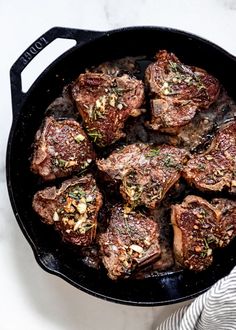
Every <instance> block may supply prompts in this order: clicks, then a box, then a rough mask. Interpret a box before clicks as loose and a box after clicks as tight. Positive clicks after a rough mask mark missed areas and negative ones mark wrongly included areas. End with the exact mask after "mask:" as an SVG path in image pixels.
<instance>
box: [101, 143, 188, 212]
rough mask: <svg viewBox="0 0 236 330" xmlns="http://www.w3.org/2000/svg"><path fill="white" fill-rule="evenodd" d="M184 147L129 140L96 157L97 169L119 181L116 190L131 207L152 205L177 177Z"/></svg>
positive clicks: (186, 157)
mask: <svg viewBox="0 0 236 330" xmlns="http://www.w3.org/2000/svg"><path fill="white" fill-rule="evenodd" d="M187 159H188V153H187V152H186V150H184V149H179V148H175V147H172V146H168V145H161V146H157V147H152V146H150V145H146V144H142V143H140V144H132V145H128V146H126V147H124V148H123V149H121V150H119V151H115V152H113V153H112V154H111V155H110V156H109V157H108V158H107V159H105V160H104V159H101V160H97V165H98V168H99V170H101V171H103V172H105V173H106V174H107V175H108V176H110V178H111V180H115V181H118V182H120V183H121V185H120V192H121V194H122V196H123V198H124V200H125V201H126V202H127V203H129V204H130V205H131V206H132V207H134V206H137V205H145V206H147V207H148V208H155V207H156V205H158V203H160V202H161V200H162V199H163V198H164V196H165V194H166V193H167V191H168V190H169V189H170V188H171V187H172V186H173V185H174V184H175V183H176V182H177V180H178V179H179V177H180V173H181V169H182V165H183V164H184V163H185V162H186V161H187Z"/></svg>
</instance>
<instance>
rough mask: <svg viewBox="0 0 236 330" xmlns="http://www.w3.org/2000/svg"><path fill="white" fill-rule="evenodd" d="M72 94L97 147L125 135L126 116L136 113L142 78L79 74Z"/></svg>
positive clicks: (142, 96) (139, 105) (138, 108)
mask: <svg viewBox="0 0 236 330" xmlns="http://www.w3.org/2000/svg"><path fill="white" fill-rule="evenodd" d="M72 95H73V97H74V100H75V102H76V105H77V108H78V111H79V113H80V115H81V117H82V119H83V122H84V126H85V128H86V131H87V133H88V135H89V136H90V137H91V139H92V140H93V141H94V142H95V143H96V144H97V145H98V146H100V147H105V146H107V145H110V144H112V143H114V142H116V141H117V140H119V139H120V138H122V137H124V136H125V133H124V132H123V131H122V130H123V128H124V124H125V121H126V120H127V119H128V117H130V116H133V117H136V116H139V115H140V114H141V113H142V110H141V109H140V107H141V106H142V104H143V101H144V85H143V82H142V81H140V80H137V79H136V78H134V77H130V76H129V75H127V74H124V75H122V76H119V77H114V76H112V75H108V74H103V73H91V72H88V73H85V74H81V75H80V76H79V77H78V79H77V80H76V81H75V83H74V85H73V88H72Z"/></svg>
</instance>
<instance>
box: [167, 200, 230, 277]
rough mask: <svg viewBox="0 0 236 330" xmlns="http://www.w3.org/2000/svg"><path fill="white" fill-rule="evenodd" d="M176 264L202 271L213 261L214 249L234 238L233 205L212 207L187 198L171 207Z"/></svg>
mask: <svg viewBox="0 0 236 330" xmlns="http://www.w3.org/2000/svg"><path fill="white" fill-rule="evenodd" d="M171 222H172V224H173V228H174V253H175V258H176V261H177V262H179V263H180V264H181V265H183V266H184V267H186V268H189V269H192V270H194V271H202V270H204V269H205V268H207V267H208V266H210V264H211V263H212V261H213V255H212V252H213V249H214V248H216V247H223V246H226V245H227V244H228V243H229V242H230V241H231V240H232V238H233V237H234V236H235V235H236V202H234V201H230V200H227V199H215V200H213V201H212V204H210V203H208V202H207V201H206V200H205V199H203V198H201V197H197V196H191V195H189V196H187V197H186V198H185V199H184V201H183V202H182V204H179V205H178V204H177V205H173V206H172V214H171Z"/></svg>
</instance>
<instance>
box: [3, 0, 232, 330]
mask: <svg viewBox="0 0 236 330" xmlns="http://www.w3.org/2000/svg"><path fill="white" fill-rule="evenodd" d="M134 25H159V26H168V27H175V28H179V29H182V30H186V31H189V32H193V33H195V34H198V35H201V36H202V37H205V38H207V39H209V40H211V41H213V42H215V43H217V44H218V45H220V46H222V47H223V48H225V49H226V50H228V51H229V52H231V53H232V54H234V55H236V38H235V33H236V0H168V1H166V0H135V1H132V0H119V1H115V0H114V1H113V0H111V1H109V0H100V1H96V0H86V1H82V0H66V1H64V0H57V1H55V0H51V1H48V0H41V1H37V2H36V1H30V0H21V1H16V0H10V1H0V27H1V60H0V77H1V78H0V79H1V114H2V116H3V117H2V120H1V121H0V193H1V198H0V260H1V271H0V292H1V299H0V329H1V330H8V329H11V330H12V329H13V330H15V329H24V330H41V329H47V330H64V329H66V330H67V329H68V330H75V329H79V330H94V329H103V330H108V329H113V330H149V329H150V330H151V329H154V328H155V326H156V325H157V324H159V323H160V322H161V321H162V320H163V319H165V318H166V317H167V316H168V315H169V314H170V313H171V312H172V311H174V310H175V309H176V308H178V307H179V306H180V305H182V304H178V305H172V306H163V307H153V308H150V307H149V308H140V307H139V308H138V307H129V306H123V305H117V304H113V303H109V302H105V301H102V300H100V299H97V298H94V297H91V296H89V295H87V294H85V293H83V292H80V291H79V290H77V289H75V288H74V287H72V286H70V285H69V284H67V283H66V282H65V281H63V280H61V279H59V278H57V277H55V276H52V275H49V274H47V273H46V272H44V271H43V270H42V269H41V268H40V267H39V266H38V264H37V263H36V261H35V259H34V256H33V253H32V251H31V249H30V247H29V245H28V243H27V242H26V240H25V238H24V237H23V235H22V233H21V232H20V229H19V227H18V225H17V223H16V221H15V219H14V215H13V212H12V210H11V206H10V203H9V199H8V193H7V189H6V179H5V152H6V145H7V137H8V133H9V129H10V125H11V118H12V115H11V98H10V85H9V69H10V67H11V65H12V64H13V62H14V61H15V60H16V58H17V57H18V56H19V55H20V54H21V53H22V52H23V51H24V50H25V49H26V48H27V47H28V46H29V45H30V44H31V43H32V42H33V41H34V40H35V39H37V38H38V37H39V36H40V35H41V34H43V33H44V32H45V31H47V30H48V29H49V28H51V27H53V26H66V27H74V28H86V29H93V30H109V29H114V28H118V27H123V26H134ZM57 51H58V50H55V51H54V50H52V52H51V55H50V56H52V57H50V56H44V58H42V61H41V63H37V68H36V69H37V70H41V69H43V68H44V66H45V64H48V60H49V59H53V58H54V57H55V56H57ZM219 65H221V64H220V63H219ZM37 70H36V71H37ZM32 71H34V70H32ZM38 73H39V72H38ZM34 77H35V76H34V75H33V74H32V72H26V73H25V77H24V78H25V79H26V81H25V83H26V84H27V83H28V85H29V83H30V82H31V81H32V80H33V79H34Z"/></svg>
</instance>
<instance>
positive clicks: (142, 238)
mask: <svg viewBox="0 0 236 330" xmlns="http://www.w3.org/2000/svg"><path fill="white" fill-rule="evenodd" d="M158 238H159V232H158V227H157V224H156V222H155V221H153V220H152V219H150V218H148V217H147V216H145V215H144V214H142V213H140V212H130V213H128V214H126V213H125V209H124V207H123V206H122V205H116V206H114V207H113V208H112V213H111V218H110V223H109V226H108V228H107V231H106V232H105V233H103V234H101V236H100V239H99V244H100V250H101V254H102V261H103V263H104V266H105V267H106V268H107V271H108V276H109V277H110V278H111V279H113V280H116V279H118V278H121V277H127V276H129V275H130V274H131V273H132V272H133V271H134V270H135V269H137V268H138V267H140V266H144V265H146V264H148V263H150V262H153V261H155V259H157V258H158V257H159V255H160V246H159V242H158Z"/></svg>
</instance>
